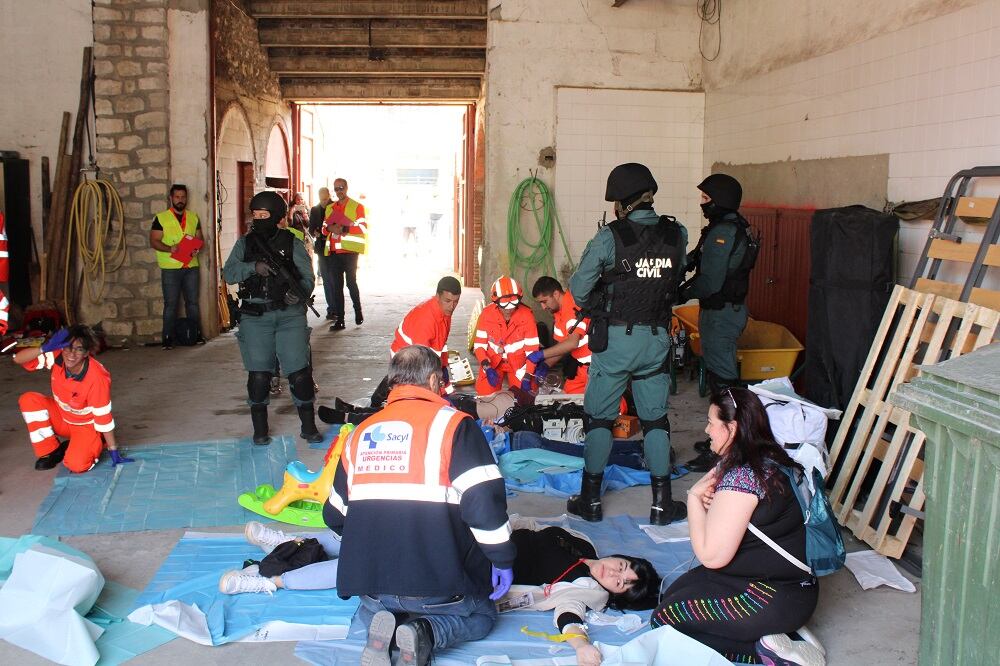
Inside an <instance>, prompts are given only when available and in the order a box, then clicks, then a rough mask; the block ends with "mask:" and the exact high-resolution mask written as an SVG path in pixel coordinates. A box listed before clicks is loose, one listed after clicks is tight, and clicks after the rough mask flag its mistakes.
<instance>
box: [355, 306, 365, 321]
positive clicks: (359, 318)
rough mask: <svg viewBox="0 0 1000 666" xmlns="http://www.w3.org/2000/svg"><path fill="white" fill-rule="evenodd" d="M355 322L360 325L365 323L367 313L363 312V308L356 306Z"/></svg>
mask: <svg viewBox="0 0 1000 666" xmlns="http://www.w3.org/2000/svg"><path fill="white" fill-rule="evenodd" d="M354 323H355V324H357V325H358V326H361V324H363V323H365V315H364V314H363V313H362V312H361V308H360V307H357V308H354Z"/></svg>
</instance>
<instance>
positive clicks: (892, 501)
mask: <svg viewBox="0 0 1000 666" xmlns="http://www.w3.org/2000/svg"><path fill="white" fill-rule="evenodd" d="M998 326H1000V312H998V311H997V310H993V309H991V308H987V307H983V306H980V305H976V304H973V303H962V302H959V301H955V300H952V299H949V298H946V297H943V296H940V295H937V294H930V293H922V292H918V291H914V290H911V289H907V288H905V287H900V286H897V287H896V288H895V290H894V291H893V293H892V298H891V299H890V301H889V305H888V306H887V307H886V311H885V315H884V316H883V317H882V322H881V324H880V325H879V328H878V331H877V332H876V334H875V339H874V340H873V342H872V349H871V352H870V353H869V354H868V359H867V360H866V361H865V365H864V368H863V369H862V371H861V375H860V377H859V379H858V383H857V385H856V386H855V389H854V394H853V395H852V396H851V401H850V403H849V404H848V407H847V410H846V411H845V412H844V416H843V418H842V420H841V422H840V428H839V429H838V430H837V435H836V438H835V439H834V441H833V445H832V446H831V448H830V462H831V465H832V466H833V470H834V471H833V473H831V475H830V478H829V479H828V485H829V484H830V483H832V489H831V490H830V504H831V505H832V507H833V510H834V513H835V514H836V516H837V519H838V521H839V522H840V523H841V524H842V525H844V526H846V527H848V528H849V529H850V530H851V531H852V532H853V533H854V535H855V536H856V537H858V538H859V539H861V540H862V541H864V542H866V543H867V544H869V545H870V546H871V547H872V548H874V549H875V550H876V551H878V552H879V553H882V554H883V555H886V556H889V557H899V556H900V555H902V553H903V549H904V548H905V547H906V544H907V542H908V541H909V538H910V534H911V533H912V532H913V528H914V525H915V523H916V521H917V519H918V518H917V516H918V515H919V514H920V512H922V511H923V506H924V499H925V497H924V484H923V459H924V434H923V433H922V432H920V431H919V430H916V429H915V428H913V427H912V426H911V425H910V413H909V412H908V411H906V410H904V409H900V408H898V407H895V406H893V405H891V404H890V403H889V402H888V397H889V395H890V394H891V393H892V392H893V391H894V390H895V389H896V387H897V386H898V385H899V384H902V383H904V382H908V381H909V380H910V379H912V378H913V377H915V376H916V375H917V374H918V372H919V370H918V368H917V366H919V365H922V364H933V363H938V362H939V361H942V360H945V359H946V358H953V357H955V356H959V355H961V354H966V353H968V352H970V351H972V350H974V349H978V348H979V347H982V346H984V345H988V344H990V342H991V341H992V340H993V338H994V336H995V335H996V333H997V328H998ZM866 492H867V495H865V493H866Z"/></svg>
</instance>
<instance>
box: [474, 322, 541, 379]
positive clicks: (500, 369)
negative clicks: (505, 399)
mask: <svg viewBox="0 0 1000 666" xmlns="http://www.w3.org/2000/svg"><path fill="white" fill-rule="evenodd" d="M472 351H473V353H474V354H475V355H476V359H477V360H478V361H479V363H480V364H481V363H482V362H483V361H489V362H490V366H491V367H492V368H493V369H494V370H496V371H497V373H499V374H500V379H501V381H500V386H491V385H490V383H489V382H488V381H487V380H486V372H485V370H484V369H483V368H482V366H480V368H479V374H478V375H477V376H476V393H478V394H479V395H491V394H493V393H496V392H497V391H499V390H500V389H501V388H502V387H503V378H504V377H506V378H507V384H508V385H509V386H517V387H520V385H521V381H522V380H524V379H525V378H526V377H528V374H529V373H534V370H535V368H534V364H533V363H529V362H528V354H530V353H531V352H533V351H538V325H537V324H536V323H535V316H534V315H533V314H532V312H531V308H529V307H528V306H527V305H524V304H523V303H522V304H519V305H518V306H517V307H516V308H514V314H512V315H511V317H510V321H506V320H505V319H504V318H503V313H502V312H501V310H500V306H498V305H497V304H496V303H490V304H489V305H487V306H486V307H485V308H483V312H482V314H480V315H479V321H478V322H477V323H476V340H475V343H474V344H473V347H472ZM529 366H531V367H529Z"/></svg>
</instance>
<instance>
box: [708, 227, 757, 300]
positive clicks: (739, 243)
mask: <svg viewBox="0 0 1000 666" xmlns="http://www.w3.org/2000/svg"><path fill="white" fill-rule="evenodd" d="M726 223H729V224H735V225H736V239H735V241H734V242H733V252H736V250H737V249H738V248H740V247H743V248H744V251H743V258H742V259H741V260H740V263H739V264H737V265H736V266H729V267H727V269H726V281H725V282H723V283H722V288H721V289H719V291H717V292H716V293H714V294H712V295H711V296H709V297H707V298H701V299H699V300H698V303H699V305H700V306H701V307H702V308H703V309H705V310H721V309H722V308H723V307H725V305H726V303H734V304H736V305H741V304H742V303H743V302H744V301H745V300H746V297H747V292H748V291H749V290H750V271H752V270H753V267H754V264H756V263H757V255H758V254H759V252H760V241H759V239H756V238H753V237H752V236H751V235H750V233H749V231H748V229H749V228H750V224H749V223H748V222H747V221H746V220H744V219H743V217H742V216H740V215H738V214H737V215H735V217H734V216H733V214H729V215H726V216H725V217H724V218H722V219H721V220H720V221H718V222H715V223H713V224H709V225H708V226H707V227H705V228H704V229H702V231H701V238H700V239H699V240H698V246H697V247H696V248H695V251H696V252H697V251H700V250H701V246H702V245H703V244H704V242H705V237H706V236H707V235H708V230H709V229H711V228H712V227H713V226H715V224H726Z"/></svg>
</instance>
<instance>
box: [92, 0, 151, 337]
mask: <svg viewBox="0 0 1000 666" xmlns="http://www.w3.org/2000/svg"><path fill="white" fill-rule="evenodd" d="M167 5H168V2H167V0H95V3H94V71H95V74H96V77H97V78H96V83H95V103H94V105H95V113H96V116H97V127H96V130H97V163H98V166H99V167H100V169H101V174H102V176H103V177H105V178H107V179H108V180H110V181H111V182H112V183H113V184H114V185H115V186H116V187H117V188H118V194H119V196H120V197H121V199H122V203H123V206H124V212H125V233H126V245H127V249H128V251H127V256H126V259H125V264H124V265H123V266H122V268H121V269H120V270H118V271H117V272H114V273H109V274H108V276H107V280H108V282H109V283H110V284H109V288H108V290H107V292H106V294H105V299H104V302H103V303H102V304H100V305H98V306H92V305H90V304H89V303H87V302H86V299H83V302H82V303H81V312H80V318H81V319H82V320H83V321H87V322H90V323H97V322H103V328H104V331H105V332H106V333H107V334H108V336H109V338H110V339H111V341H112V342H115V341H118V340H121V339H122V338H131V339H134V340H138V341H151V340H153V339H156V338H157V337H158V335H159V333H160V327H161V318H160V313H161V309H162V293H161V289H160V272H159V269H158V267H157V265H156V255H155V253H154V251H153V249H152V248H150V247H149V239H148V236H149V227H150V222H151V220H152V217H153V215H154V214H156V213H157V212H159V211H161V210H163V209H164V208H166V207H167V193H168V190H169V187H170V146H169V127H168V125H169V103H170V100H169V96H168V93H167V90H168V81H167V79H168V71H169V66H168V56H169V54H168V49H167Z"/></svg>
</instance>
